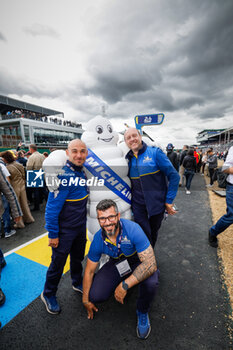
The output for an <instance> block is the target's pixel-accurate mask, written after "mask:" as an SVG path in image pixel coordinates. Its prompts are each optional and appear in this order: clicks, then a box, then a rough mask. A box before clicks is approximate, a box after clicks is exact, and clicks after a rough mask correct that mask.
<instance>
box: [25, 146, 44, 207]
mask: <svg viewBox="0 0 233 350" xmlns="http://www.w3.org/2000/svg"><path fill="white" fill-rule="evenodd" d="M29 153H31V155H30V157H29V158H28V161H27V164H26V169H27V170H40V169H41V168H42V164H43V161H44V160H45V156H44V155H43V154H41V153H39V152H38V151H37V146H36V145H33V144H32V145H30V146H29ZM32 192H33V194H34V208H33V209H32V210H33V211H36V210H40V202H41V198H42V193H43V188H39V187H36V188H32Z"/></svg>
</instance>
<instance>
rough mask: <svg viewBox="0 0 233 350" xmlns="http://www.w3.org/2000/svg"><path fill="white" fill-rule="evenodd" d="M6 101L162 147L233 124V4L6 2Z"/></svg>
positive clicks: (1, 72)
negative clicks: (153, 121) (140, 121)
mask: <svg viewBox="0 0 233 350" xmlns="http://www.w3.org/2000/svg"><path fill="white" fill-rule="evenodd" d="M0 12H1V22H0V94H2V95H8V96H11V97H14V98H17V99H22V100H25V101H27V102H30V103H35V104H39V105H41V106H44V107H47V108H53V109H56V110H59V111H62V112H64V113H65V118H66V119H70V120H75V121H77V122H82V123H83V126H84V127H85V122H87V121H88V120H90V119H91V118H93V117H94V116H96V115H97V114H101V113H102V106H103V105H104V106H105V110H106V115H107V116H108V117H109V119H110V120H111V121H112V123H113V126H114V128H115V130H117V131H120V130H123V129H124V123H125V122H126V123H128V124H129V125H131V126H134V116H135V115H140V114H147V113H161V112H163V113H164V114H165V121H164V123H163V124H162V125H161V126H152V127H146V128H145V129H144V130H145V131H147V132H148V133H149V134H150V135H151V136H153V137H155V138H156V140H157V142H158V143H160V144H161V145H162V146H165V145H166V144H167V143H168V142H172V143H173V144H174V146H175V147H181V146H182V145H183V144H192V143H195V142H196V140H195V137H196V134H197V133H198V132H199V131H201V130H203V129H206V128H226V127H231V126H233V118H232V116H233V107H232V101H233V98H232V97H233V84H232V83H233V69H232V68H233V40H232V38H233V21H232V14H233V1H232V0H195V1H194V0H85V1H84V0H66V1H64V0H40V1H36V0H20V1H15V0H0Z"/></svg>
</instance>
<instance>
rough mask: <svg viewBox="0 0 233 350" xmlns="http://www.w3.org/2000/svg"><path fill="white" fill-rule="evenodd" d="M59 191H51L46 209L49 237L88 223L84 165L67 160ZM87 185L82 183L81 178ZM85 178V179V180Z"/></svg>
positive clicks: (71, 230)
mask: <svg viewBox="0 0 233 350" xmlns="http://www.w3.org/2000/svg"><path fill="white" fill-rule="evenodd" d="M63 170H65V172H64V174H63V175H59V176H58V178H59V179H60V180H61V183H60V186H59V188H58V193H57V191H55V192H50V193H49V196H48V201H47V205H46V210H45V221H46V225H45V228H46V229H47V230H48V233H49V238H57V237H59V232H62V233H72V232H75V231H76V230H75V229H76V228H77V227H79V226H80V225H86V215H87V209H86V206H87V197H88V189H87V186H86V175H85V173H84V171H83V170H82V167H78V166H75V165H74V164H72V163H71V162H69V161H67V163H66V165H65V166H64V167H63ZM80 179H83V180H82V183H85V185H80V184H79V182H78V181H79V180H80ZM77 180H78V181H77ZM84 180H85V181H84Z"/></svg>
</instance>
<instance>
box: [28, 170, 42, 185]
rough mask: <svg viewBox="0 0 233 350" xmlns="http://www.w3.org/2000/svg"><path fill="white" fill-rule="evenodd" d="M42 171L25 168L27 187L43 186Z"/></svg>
mask: <svg viewBox="0 0 233 350" xmlns="http://www.w3.org/2000/svg"><path fill="white" fill-rule="evenodd" d="M43 174H44V171H43V170H42V169H40V170H27V187H34V188H36V187H43V186H44V176H43Z"/></svg>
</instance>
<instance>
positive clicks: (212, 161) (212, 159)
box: [206, 148, 218, 187]
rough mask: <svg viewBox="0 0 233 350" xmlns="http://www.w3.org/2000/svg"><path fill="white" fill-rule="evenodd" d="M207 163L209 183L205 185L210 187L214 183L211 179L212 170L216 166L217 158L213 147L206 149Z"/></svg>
mask: <svg viewBox="0 0 233 350" xmlns="http://www.w3.org/2000/svg"><path fill="white" fill-rule="evenodd" d="M207 163H208V167H209V174H210V183H209V184H208V185H206V187H212V186H213V183H214V181H213V176H214V171H215V169H216V168H217V166H218V158H217V156H216V154H214V151H213V148H210V149H209V150H208V151H207Z"/></svg>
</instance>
